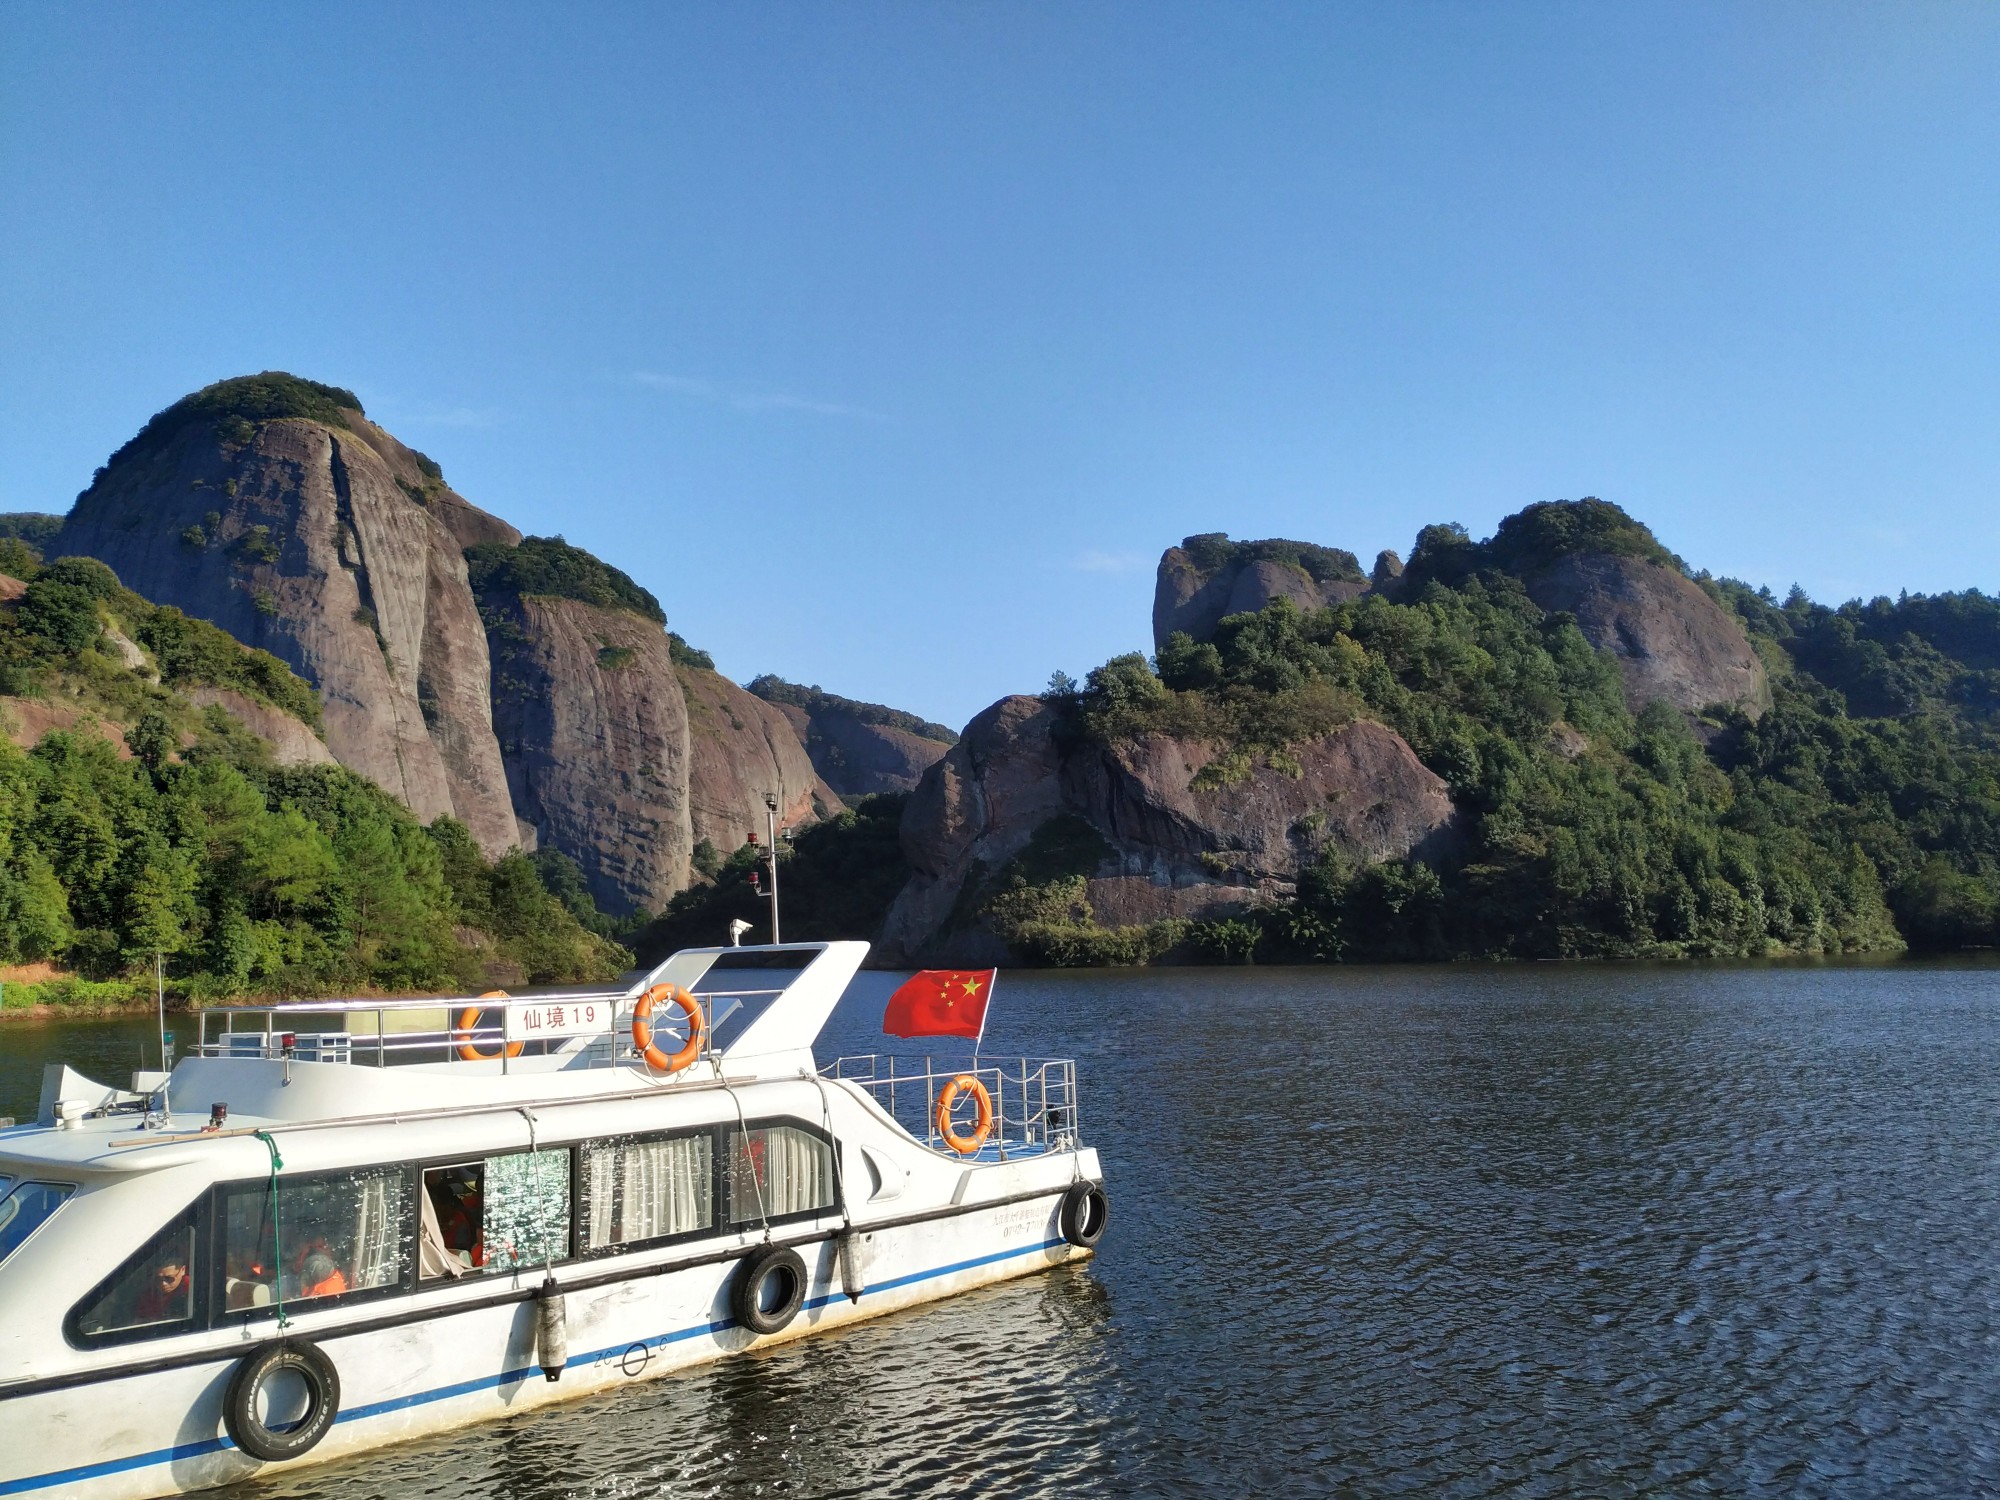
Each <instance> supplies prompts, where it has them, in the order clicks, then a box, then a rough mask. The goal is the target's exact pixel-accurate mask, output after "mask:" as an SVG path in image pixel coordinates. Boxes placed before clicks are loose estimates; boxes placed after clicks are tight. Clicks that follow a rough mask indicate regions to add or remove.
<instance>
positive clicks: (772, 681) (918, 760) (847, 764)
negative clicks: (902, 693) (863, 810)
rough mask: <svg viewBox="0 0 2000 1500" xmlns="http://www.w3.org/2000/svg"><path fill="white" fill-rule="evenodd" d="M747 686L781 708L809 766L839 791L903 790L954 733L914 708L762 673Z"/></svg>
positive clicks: (945, 747) (946, 747) (851, 794)
mask: <svg viewBox="0 0 2000 1500" xmlns="http://www.w3.org/2000/svg"><path fill="white" fill-rule="evenodd" d="M749 686H750V691H751V692H752V693H755V694H756V695H757V696H758V697H759V698H762V699H763V700H764V701H765V702H767V703H770V704H771V705H773V706H774V707H776V708H777V709H778V711H779V712H780V713H782V714H784V716H785V718H786V719H787V720H788V721H789V722H790V723H791V726H792V728H793V730H794V731H795V732H796V733H797V734H798V737H799V739H800V740H801V741H802V742H803V743H804V745H805V747H806V754H807V755H808V756H810V757H811V758H812V763H813V769H814V770H815V771H817V772H818V773H819V775H820V777H821V779H822V780H824V781H825V782H826V784H827V785H828V786H830V787H832V788H833V790H834V791H836V792H837V793H839V794H840V795H841V796H842V797H865V796H868V795H870V794H871V793H879V792H907V791H910V790H912V789H913V788H914V787H915V786H916V784H917V781H918V780H919V778H921V777H922V776H923V774H924V772H925V771H926V770H928V769H929V768H930V766H931V764H932V763H933V762H935V761H936V760H937V759H938V758H939V757H941V756H942V755H943V754H944V753H945V751H947V750H949V749H950V748H951V746H952V743H953V742H954V741H955V740H956V739H957V738H958V736H957V735H956V734H954V733H952V731H951V730H949V729H947V728H945V727H944V726H943V725H942V724H932V723H929V722H927V721H926V720H923V719H920V718H918V717H917V716H916V715H915V714H911V713H904V712H902V711H901V710H899V709H893V708H887V707H885V706H883V705H882V704H880V703H862V702H859V701H857V700H855V699H852V698H842V697H840V696H838V695H837V694H834V693H828V692H823V691H822V690H821V689H819V688H818V687H803V686H801V685H800V684H798V683H793V682H786V681H784V680H783V679H782V678H778V677H773V676H770V675H768V674H767V675H765V676H762V677H756V678H752V679H751V681H750V685H749Z"/></svg>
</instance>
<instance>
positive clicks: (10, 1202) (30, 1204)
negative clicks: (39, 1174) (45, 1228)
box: [0, 1177, 76, 1260]
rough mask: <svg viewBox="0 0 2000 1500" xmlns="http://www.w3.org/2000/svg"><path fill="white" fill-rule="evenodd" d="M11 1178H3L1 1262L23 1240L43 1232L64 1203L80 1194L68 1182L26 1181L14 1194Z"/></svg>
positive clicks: (1, 1189) (0, 1231)
mask: <svg viewBox="0 0 2000 1500" xmlns="http://www.w3.org/2000/svg"><path fill="white" fill-rule="evenodd" d="M12 1181H13V1179H12V1178H11V1177H0V1195H4V1196H0V1260H5V1259H6V1258H7V1257H8V1256H10V1255H12V1254H13V1253H14V1252H15V1251H16V1250H17V1249H19V1248H20V1246H21V1243H22V1241H24V1240H26V1239H27V1237H28V1236H29V1235H31V1234H33V1233H34V1232H35V1231H36V1230H37V1229H40V1228H41V1227H42V1225H43V1224H44V1223H46V1222H47V1221H48V1217H49V1215H50V1214H52V1213H54V1212H55V1211H56V1210H57V1209H59V1208H61V1207H62V1206H63V1200H65V1199H66V1198H68V1197H69V1195H70V1194H71V1193H73V1192H75V1191H76V1189H75V1188H73V1187H71V1186H70V1185H69V1184H68V1183H66V1182H24V1183H22V1184H21V1185H20V1186H19V1187H17V1188H14V1189H13V1190H12V1191H9V1190H8V1187H7V1184H8V1183H10V1182H12Z"/></svg>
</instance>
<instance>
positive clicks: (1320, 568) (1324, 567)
mask: <svg viewBox="0 0 2000 1500" xmlns="http://www.w3.org/2000/svg"><path fill="white" fill-rule="evenodd" d="M1265 553H1277V554H1279V555H1277V556H1268V555H1260V554H1265ZM1294 555H1297V556H1303V557H1304V558H1305V559H1307V561H1305V562H1300V561H1295V560H1290V559H1291V558H1292V557H1293V556H1294ZM1315 569H1317V572H1315V571H1314V570H1315ZM1367 590H1368V581H1367V579H1365V578H1364V577H1362V576H1361V572H1360V569H1359V567H1358V566H1357V565H1356V564H1355V562H1354V559H1353V557H1352V556H1351V555H1350V554H1346V553H1341V552H1338V551H1336V550H1335V549H1332V548H1326V547H1317V546H1314V545H1312V544H1310V543H1304V542H1285V541H1266V542H1230V541H1228V540H1227V539H1226V538H1224V537H1223V536H1222V535H1221V534H1220V533H1217V534H1215V535H1214V536H1208V537H1189V538H1187V539H1186V540H1185V541H1183V542H1182V543H1181V545H1180V546H1178V547H1169V548H1167V550H1166V551H1165V552H1164V553H1162V554H1161V556H1160V568H1159V573H1158V575H1157V577H1156V579H1155V581H1154V585H1153V649H1154V650H1155V651H1158V650H1160V649H1161V648H1163V647H1164V646H1165V645H1166V643H1167V637H1168V636H1170V635H1172V634H1173V633H1174V632H1175V631H1176V630H1184V631H1186V632H1187V633H1188V634H1189V635H1191V636H1193V637H1194V638H1195V639H1196V640H1198V641H1205V640H1209V639H1211V638H1212V637H1213V636H1214V635H1215V627H1216V626H1217V625H1218V624H1219V623H1220V622H1221V621H1222V619H1223V618H1224V617H1225V616H1227V615H1240V614H1254V613H1256V612H1257V611H1258V610H1261V609H1262V608H1263V607H1264V606H1265V605H1267V604H1269V603H1270V602H1271V601H1272V600H1273V599H1289V600H1291V601H1292V603H1294V604H1295V605H1297V606H1298V607H1299V608H1300V609H1301V610H1314V609H1324V608H1326V607H1327V606H1328V605H1329V604H1337V603H1341V602H1344V601H1346V600H1348V599H1353V598H1355V597H1357V596H1359V595H1361V594H1363V593H1366V592H1367Z"/></svg>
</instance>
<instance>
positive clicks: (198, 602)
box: [50, 411, 518, 851]
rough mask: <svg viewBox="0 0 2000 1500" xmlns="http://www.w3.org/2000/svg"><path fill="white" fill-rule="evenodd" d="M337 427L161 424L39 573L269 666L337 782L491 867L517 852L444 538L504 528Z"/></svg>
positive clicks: (473, 646) (482, 666)
mask: <svg viewBox="0 0 2000 1500" xmlns="http://www.w3.org/2000/svg"><path fill="white" fill-rule="evenodd" d="M342 416H343V420H344V421H345V424H346V425H345V426H340V425H337V424H335V423H332V422H329V421H318V420H309V419H306V418H300V417H287V418H280V419H273V420H268V421H264V422H261V423H256V424H253V423H249V422H238V423H236V424H234V425H233V426H231V425H227V424H224V423H219V422H218V421H216V420H215V419H214V418H212V417H210V416H206V415H200V414H194V413H190V415H188V417H187V418H186V420H184V421H178V422H175V421H173V420H172V419H171V414H169V418H168V420H166V421H164V422H156V423H155V424H151V425H149V427H148V429H147V432H146V433H145V434H142V438H141V439H140V440H137V441H135V442H134V443H133V444H130V445H128V447H127V448H126V449H125V450H123V451H121V453H120V454H119V455H118V456H117V457H115V458H114V460H113V462H112V463H111V464H110V465H109V466H108V467H107V468H106V469H105V470H104V471H102V472H101V474H100V475H99V477H98V479H97V481H96V482H95V483H94V484H93V485H92V486H91V488H90V489H89V490H87V491H86V492H85V493H84V494H83V495H82V496H81V497H80V498H79V499H78V501H77V505H76V508H75V510H73V511H72V512H71V513H70V515H69V517H68V519H67V521H66V522H65V523H64V526H63V530H62V532H61V534H60V535H59V536H58V537H57V539H56V541H55V543H54V544H53V545H52V547H51V549H50V551H51V555H61V554H66V553H74V554H81V555H85V556H90V557H96V558H100V559H102V560H103V561H104V562H106V563H108V564H110V566H111V567H112V569H113V570H114V571H115V572H116V573H117V574H118V576H119V578H120V579H121V580H122V581H123V582H124V583H125V584H126V585H127V586H128V587H130V588H132V589H134V590H136V591H137V592H139V593H141V594H143V595H145V596H146V597H147V598H150V599H152V600H154V601H156V602H159V603H164V604H173V605H177V606H179V607H180V608H181V609H183V610H185V611H186V612H187V613H189V614H191V615H196V616H199V617H201V618H203V619H206V620H210V621H213V622H214V623H215V624H217V625H220V626H222V627H223V628H224V629H225V630H227V631H229V632H230V634H232V635H234V636H235V637H236V638H237V639H238V640H240V641H243V642H245V643H246V644H250V645H256V646H261V647H263V648H264V649H266V650H268V651H271V652H272V653H274V654H275V655H277V656H278V657H279V658H280V659H282V660H283V661H285V662H286V663H287V664H288V665H289V666H290V667H292V669H293V670H294V671H296V672H298V673H299V675H300V676H302V677H304V678H305V679H306V680H307V681H308V682H311V683H312V684H313V685H314V686H315V687H317V688H318V689H319V691H320V694H321V697H322V698H323V699H324V701H325V706H326V744H327V748H328V749H329V750H331V751H332V753H333V754H334V755H335V756H336V757H337V758H338V759H339V760H340V762H341V763H342V764H343V765H346V766H348V767H350V768H352V769H354V770H356V771H359V772H361V773H362V774H363V775H365V776H368V777H369V778H370V779H372V780H374V781H376V782H377V783H379V784H380V785H381V786H383V787H385V788H387V789H388V790H389V791H391V792H393V793H394V794H395V795H396V796H397V797H399V798H400V799H401V800H402V801H403V802H404V803H405V805H407V806H408V807H409V808H410V810H411V811H412V812H414V813H415V814H416V815H417V816H418V817H419V818H421V819H424V820H426V821H428V820H429V819H431V818H434V817H436V816H438V815H439V814H441V813H450V814H452V815H453V816H456V817H457V818H459V819H461V820H462V821H463V822H464V823H465V824H466V825H467V827H469V828H470V829H471V830H472V832H473V835H474V837H476V838H477V839H478V840H479V842H480V843H481V845H482V846H483V847H485V848H486V849H488V850H489V851H498V850H502V849H505V848H507V847H508V846H510V845H512V844H513V843H514V842H515V841H516V838H517V836H518V835H517V831H516V827H515V822H514V815H513V808H512V805H511V803H510V800H509V797H508V794H507V781H506V774H505V771H504V768H503V767H502V765H501V761H500V749H499V744H498V742H497V741H496V739H495V738H494V735H493V728H492V715H491V708H490V703H489V699H488V695H487V677H488V670H487V657H486V640H485V633H484V631H483V630H482V629H481V627H480V624H479V618H478V613H477V611H476V609H475V608H474V606H473V602H472V596H471V593H470V591H469V590H468V589H467V587H466V581H465V562H464V557H463V552H462V544H461V542H460V540H459V535H458V531H459V530H464V531H465V532H466V533H467V534H473V533H475V532H477V531H479V530H480V529H481V528H482V527H483V528H485V529H487V530H492V529H495V528H497V529H498V531H500V532H503V533H511V530H512V529H511V528H508V527H505V525H504V523H501V522H497V521H493V520H492V519H491V518H485V520H484V521H477V520H475V518H474V514H473V507H471V506H470V505H468V504H467V503H466V502H464V501H463V500H460V499H458V497H456V496H451V495H450V494H449V492H448V491H445V490H444V489H443V487H442V485H441V484H440V483H438V482H436V481H435V480H433V479H430V478H429V477H428V476H427V475H426V474H425V473H424V472H423V470H422V469H421V468H420V467H419V465H418V463H417V461H416V459H415V457H414V455H412V454H411V453H410V451H409V450H408V449H406V448H404V447H403V445H402V444H400V443H398V442H396V441H395V439H393V438H391V437H390V436H389V435H388V434H387V433H384V432H382V431H381V429H379V428H377V427H375V426H374V425H373V424H372V423H370V422H369V421H368V420H367V419H366V418H365V417H364V416H362V415H361V414H360V413H359V412H358V411H349V412H346V413H343V414H342ZM438 501H442V502H443V503H442V504H440V505H438V507H437V510H438V512H439V513H433V509H432V506H431V504H428V503H426V502H438ZM440 513H441V514H442V515H444V516H446V517H448V518H449V519H450V520H451V522H452V524H450V525H448V524H446V520H444V519H440ZM455 528H456V529H455Z"/></svg>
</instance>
